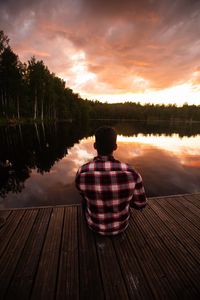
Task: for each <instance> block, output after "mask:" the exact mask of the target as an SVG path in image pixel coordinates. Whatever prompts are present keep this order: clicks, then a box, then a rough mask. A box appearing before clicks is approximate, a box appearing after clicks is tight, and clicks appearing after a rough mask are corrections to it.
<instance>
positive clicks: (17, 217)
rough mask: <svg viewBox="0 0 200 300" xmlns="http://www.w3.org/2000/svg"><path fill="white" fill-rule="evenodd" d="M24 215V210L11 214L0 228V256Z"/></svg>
mask: <svg viewBox="0 0 200 300" xmlns="http://www.w3.org/2000/svg"><path fill="white" fill-rule="evenodd" d="M24 213H25V210H20V211H15V212H14V211H13V212H11V214H10V215H9V217H8V218H7V219H6V222H5V224H4V225H3V226H2V227H1V228H0V256H1V255H2V253H3V252H4V250H5V249H6V247H7V245H8V242H9V240H10V239H11V238H12V237H13V235H14V232H15V230H16V228H17V227H18V224H19V222H20V221H21V219H22V217H23V215H24Z"/></svg>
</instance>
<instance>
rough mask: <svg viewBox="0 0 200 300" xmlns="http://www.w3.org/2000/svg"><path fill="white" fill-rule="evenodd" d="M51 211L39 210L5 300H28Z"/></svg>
mask: <svg viewBox="0 0 200 300" xmlns="http://www.w3.org/2000/svg"><path fill="white" fill-rule="evenodd" d="M51 211H52V209H39V210H38V215H37V217H36V219H35V222H34V225H33V227H32V229H31V232H30V235H29V237H28V239H27V242H26V245H25V247H24V249H23V252H22V254H21V256H20V259H19V262H18V264H17V268H16V271H15V274H14V275H13V278H12V281H11V284H10V286H9V290H8V293H7V294H6V297H5V299H6V300H9V299H10V300H12V299H23V300H26V299H29V297H30V292H31V288H32V285H33V282H34V278H35V273H36V270H37V267H38V263H39V258H40V253H41V250H42V247H43V243H44V239H45V236H46V232H47V228H48V224H49V219H50V215H51Z"/></svg>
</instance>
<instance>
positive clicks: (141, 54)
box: [0, 0, 200, 105]
mask: <svg viewBox="0 0 200 300" xmlns="http://www.w3.org/2000/svg"><path fill="white" fill-rule="evenodd" d="M0 29H2V30H4V33H5V34H7V35H8V36H9V38H10V45H11V47H12V48H13V50H14V51H15V52H16V53H17V54H18V55H19V58H20V60H21V61H22V62H27V61H28V59H30V58H31V56H33V55H34V56H35V57H36V58H37V59H38V60H43V61H44V63H45V64H46V65H47V66H48V67H49V69H50V71H52V72H54V73H55V74H56V75H57V76H59V77H61V78H63V79H64V80H65V81H66V86H68V87H70V88H72V89H73V90H74V92H77V93H79V94H80V95H81V97H83V98H86V97H87V98H88V99H97V100H101V101H107V102H123V101H127V100H128V101H136V102H138V101H139V102H141V103H146V102H152V103H165V104H167V103H176V104H177V105H182V104H183V103H184V102H188V103H189V104H197V105H200V0H177V1H176V0H105V1H104V0H32V1H28V0H17V1H16V0H0Z"/></svg>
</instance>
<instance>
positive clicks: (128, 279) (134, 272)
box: [112, 230, 154, 300]
mask: <svg viewBox="0 0 200 300" xmlns="http://www.w3.org/2000/svg"><path fill="white" fill-rule="evenodd" d="M128 236H129V230H127V233H122V234H120V235H119V236H116V237H113V239H112V242H113V245H114V248H115V252H116V254H117V259H118V263H119V265H120V268H121V272H122V276H123V278H124V281H125V284H126V287H127V292H128V295H129V298H130V299H144V300H145V299H148V300H151V299H154V296H153V293H152V291H151V288H150V286H149V285H148V281H147V280H146V278H145V276H144V274H143V270H142V268H141V266H140V264H139V262H138V260H137V259H136V254H135V253H134V251H133V249H132V247H131V244H130V242H129V239H128Z"/></svg>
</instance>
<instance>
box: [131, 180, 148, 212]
mask: <svg viewBox="0 0 200 300" xmlns="http://www.w3.org/2000/svg"><path fill="white" fill-rule="evenodd" d="M146 204H147V197H146V194H145V190H144V185H143V181H142V177H141V176H140V174H138V178H137V180H136V184H135V189H134V192H133V197H132V199H131V202H130V206H131V207H133V208H135V209H142V208H144V207H145V206H146Z"/></svg>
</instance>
